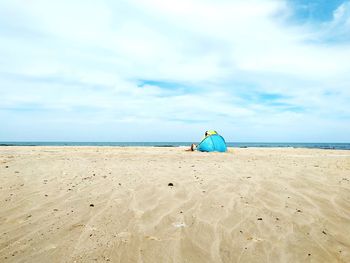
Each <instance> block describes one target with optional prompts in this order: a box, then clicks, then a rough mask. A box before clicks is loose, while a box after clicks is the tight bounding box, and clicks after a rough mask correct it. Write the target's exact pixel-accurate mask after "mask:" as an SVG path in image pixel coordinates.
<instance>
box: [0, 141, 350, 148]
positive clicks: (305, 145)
mask: <svg viewBox="0 0 350 263" xmlns="http://www.w3.org/2000/svg"><path fill="white" fill-rule="evenodd" d="M191 144H192V142H0V146H121V147H128V146H141V147H147V146H148V147H180V146H188V147H190V145H191ZM226 144H227V146H228V147H237V148H248V147H293V148H315V149H336V150H350V143H288V142H227V143H226Z"/></svg>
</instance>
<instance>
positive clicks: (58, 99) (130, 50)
mask: <svg viewBox="0 0 350 263" xmlns="http://www.w3.org/2000/svg"><path fill="white" fill-rule="evenodd" d="M349 3H350V2H347V3H344V4H343V5H341V6H340V7H339V8H338V9H336V10H335V11H334V19H333V21H331V22H329V23H328V24H327V25H324V24H323V25H319V27H317V26H316V27H315V26H313V27H311V26H310V25H305V26H303V25H295V24H294V25H289V24H287V23H285V22H283V23H282V22H281V19H282V18H283V17H286V16H288V14H289V13H291V12H290V10H289V8H290V7H289V6H288V5H287V4H286V2H284V1H272V0H264V1H257V0H250V1H225V0H222V1H215V2H214V1H209V0H208V1H199V0H188V1H185V0H181V1H176V4H174V2H173V1H160V0H142V1H118V2H114V1H109V0H105V1H99V2H94V1H82V2H80V1H74V2H72V1H56V2H55V1H54V2H53V1H50V2H47V1H43V0H33V1H31V2H30V4H29V3H23V1H20V0H17V1H4V2H2V3H1V4H0V9H1V10H3V11H0V15H1V16H2V18H1V19H0V25H1V24H3V27H2V28H3V29H1V30H0V57H1V58H2V63H1V64H0V74H1V75H0V85H1V86H0V95H1V97H2V98H3V99H2V101H1V102H0V107H1V108H3V110H2V111H3V112H2V116H3V117H4V118H8V119H9V118H13V120H12V122H16V121H17V122H20V121H23V119H24V118H25V117H24V116H25V115H24V114H23V112H20V111H17V112H13V111H10V110H9V109H16V108H17V109H20V108H21V107H22V108H25V107H34V108H35V107H37V108H38V109H39V110H38V112H33V113H32V115H33V116H36V118H37V121H38V123H45V122H48V123H51V124H50V125H54V124H52V123H56V124H55V125H57V126H58V125H63V126H65V127H66V129H67V131H69V130H70V126H69V125H68V124H67V123H70V122H71V121H72V120H73V121H75V122H76V123H80V125H81V126H79V127H85V125H84V123H85V124H86V125H87V124H89V125H90V128H91V131H95V133H96V134H95V137H94V138H95V140H99V134H102V133H103V132H102V131H101V130H100V129H97V128H92V126H93V124H96V125H104V126H105V127H109V129H110V134H109V135H108V136H107V135H105V136H106V137H103V138H107V137H108V138H114V140H122V139H123V138H124V139H126V140H134V138H136V137H138V135H137V132H135V131H134V129H135V127H138V128H139V127H142V125H146V126H147V127H148V128H149V129H151V130H156V131H157V132H156V134H157V136H158V135H159V136H160V134H165V135H164V136H163V137H162V138H167V137H166V134H168V135H169V136H168V139H166V140H186V138H189V139H194V138H195V136H196V133H198V132H199V131H200V130H202V129H205V128H210V126H212V127H213V126H215V127H214V128H215V129H220V128H221V129H222V130H224V131H225V132H226V133H227V134H228V138H229V139H230V140H245V138H247V139H251V140H254V135H253V134H252V132H251V127H256V132H257V133H259V134H260V135H259V136H260V137H259V136H257V137H256V138H261V139H264V138H265V139H266V140H274V139H273V136H271V135H269V134H270V133H271V129H272V128H271V127H273V128H274V129H275V130H276V132H281V133H282V134H284V135H285V137H284V138H285V139H284V140H293V138H294V137H293V131H292V129H294V130H297V131H300V134H303V132H302V131H304V132H305V133H306V132H307V133H309V132H310V131H313V132H315V133H318V132H319V128H318V127H319V126H321V125H322V123H324V124H325V125H329V123H331V124H333V126H334V127H342V129H343V130H344V131H343V132H341V131H338V130H336V131H334V129H332V128H328V130H332V131H334V132H333V133H334V137H332V136H330V137H322V136H319V138H320V139H322V140H323V139H324V140H333V138H335V139H337V138H339V136H343V134H345V132H347V131H349V130H350V127H349V126H350V124H349V118H350V109H349V107H348V106H347V102H348V100H349V98H350V91H349V88H348V87H349V84H350V77H349V76H348V75H349V74H348V72H350V63H349V60H348V58H349V57H350V45H349V44H348V43H346V42H345V43H344V42H342V44H341V45H340V44H339V42H336V43H332V42H329V41H328V40H329V37H330V33H329V32H330V28H332V30H333V29H334V30H335V28H336V29H337V32H348V30H349V28H348V26H349V12H348V10H349ZM281 17H282V18H281ZM327 38H328V40H327ZM315 39H316V40H317V41H315ZM322 39H325V40H322ZM311 40H312V41H311ZM140 80H154V81H158V82H161V81H166V82H170V83H173V85H174V87H173V88H166V89H165V88H164V87H161V86H156V85H155V84H153V85H144V86H143V87H139V86H138V84H139V81H140ZM176 85H178V86H179V88H176V87H175V86H176ZM247 94H248V95H249V96H250V95H252V94H253V95H254V94H280V95H283V96H284V97H283V98H282V97H281V98H277V99H273V101H267V100H268V99H266V98H265V99H264V96H263V95H261V97H260V98H259V96H255V97H256V99H254V100H249V99H247ZM5 109H6V110H5ZM0 111H1V110H0ZM43 112H46V113H47V114H44V113H43ZM53 116H54V118H53ZM339 116H343V117H342V118H338V117H339ZM8 122H11V121H10V120H8ZM145 123H147V124H145ZM115 125H119V126H122V129H123V131H124V132H125V133H127V134H130V137H127V136H126V137H123V138H122V137H118V135H116V136H115V137H113V129H112V128H115ZM238 125H239V126H240V127H237V126H238ZM313 126H315V128H312V127H313ZM8 127H9V128H8V129H7V130H6V131H3V133H2V134H1V133H0V136H2V137H3V138H5V139H6V138H11V137H9V135H8V134H10V133H11V130H10V127H13V125H8ZM79 127H78V128H76V130H74V131H72V134H75V135H74V136H76V139H79V131H80V130H82V129H83V128H79ZM178 127H183V128H188V129H192V131H191V132H189V134H190V135H189V137H187V136H183V135H179V134H178V133H174V132H173V129H175V128H178ZM28 128H29V127H28ZM156 128H157V129H156ZM11 129H12V128H11ZM84 129H85V128H84ZM119 129H120V128H119ZM254 130H255V129H254ZM231 131H233V133H237V134H239V137H235V135H234V134H233V135H231ZM244 131H246V133H247V134H250V135H249V136H246V137H245V135H244ZM48 132H49V131H48ZM51 132H52V131H51ZM328 134H332V133H331V132H329V133H328ZM348 134H350V133H348ZM56 135H57V139H59V138H60V137H59V136H60V135H59V134H56ZM338 135H339V136H338ZM72 136H73V135H72ZM74 136H73V137H74ZM109 136H110V137H109ZM148 136H150V137H149V138H145V139H144V140H147V139H148V140H157V138H153V139H152V134H151V133H150V134H149V135H148ZM173 136H174V137H173ZM327 136H328V135H327ZM54 137H55V135H52V138H54ZM299 137H300V138H302V136H301V135H300V136H299ZM299 137H298V138H299ZM70 138H71V137H70ZM74 138H75V137H74ZM127 138H128V139H127ZM305 138H308V137H305ZM316 138H318V137H317V136H316ZM342 138H348V137H346V136H345V135H344V136H343V137H342ZM281 139H283V136H282V137H281ZM348 139H350V138H348ZM0 140H1V138H0ZM135 140H136V139H135ZM276 140H277V139H276ZM316 140H317V139H316Z"/></svg>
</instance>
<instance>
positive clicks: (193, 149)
mask: <svg viewBox="0 0 350 263" xmlns="http://www.w3.org/2000/svg"><path fill="white" fill-rule="evenodd" d="M209 135H211V134H210V132H209V131H206V132H205V133H204V138H203V139H202V141H203V140H204V139H205V138H207V137H208V136H209ZM196 149H197V145H196V144H194V143H192V144H191V148H190V149H187V150H186V151H192V152H193V151H195V150H196Z"/></svg>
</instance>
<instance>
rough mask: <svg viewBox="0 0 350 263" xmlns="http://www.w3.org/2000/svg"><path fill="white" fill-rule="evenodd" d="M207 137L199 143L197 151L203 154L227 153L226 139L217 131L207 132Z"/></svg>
mask: <svg viewBox="0 0 350 263" xmlns="http://www.w3.org/2000/svg"><path fill="white" fill-rule="evenodd" d="M206 134H207V136H206V137H205V138H204V139H203V140H202V141H201V142H200V143H199V145H198V147H197V150H198V151H201V152H226V151H227V147H226V142H225V139H224V138H223V137H222V136H221V135H219V134H218V133H217V132H216V131H207V132H206Z"/></svg>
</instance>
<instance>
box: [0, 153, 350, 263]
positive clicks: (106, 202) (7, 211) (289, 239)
mask: <svg viewBox="0 0 350 263" xmlns="http://www.w3.org/2000/svg"><path fill="white" fill-rule="evenodd" d="M0 207H1V210H0V262H108V261H109V262H350V151H336V150H316V149H293V148H242V149H235V148H230V150H229V152H228V153H200V152H186V151H184V148H181V147H175V148H157V147H138V148H137V147H124V148H123V147H1V148H0Z"/></svg>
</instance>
